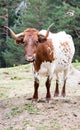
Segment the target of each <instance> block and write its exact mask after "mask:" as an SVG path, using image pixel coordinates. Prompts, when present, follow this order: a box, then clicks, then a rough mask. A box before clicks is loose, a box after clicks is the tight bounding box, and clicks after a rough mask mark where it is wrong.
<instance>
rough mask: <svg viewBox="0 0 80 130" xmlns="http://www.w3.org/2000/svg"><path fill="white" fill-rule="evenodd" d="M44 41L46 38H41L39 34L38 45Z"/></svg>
mask: <svg viewBox="0 0 80 130" xmlns="http://www.w3.org/2000/svg"><path fill="white" fill-rule="evenodd" d="M45 41H46V37H45V36H43V35H41V34H39V35H38V42H39V43H43V42H45Z"/></svg>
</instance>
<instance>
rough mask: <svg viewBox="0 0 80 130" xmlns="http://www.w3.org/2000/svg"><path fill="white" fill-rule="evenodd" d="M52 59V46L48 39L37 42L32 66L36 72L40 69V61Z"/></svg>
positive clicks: (50, 60)
mask: <svg viewBox="0 0 80 130" xmlns="http://www.w3.org/2000/svg"><path fill="white" fill-rule="evenodd" d="M53 60H54V48H53V45H52V42H51V41H50V40H46V41H45V42H43V43H39V45H38V47H37V50H36V60H35V62H34V68H35V71H36V72H37V71H38V70H39V69H40V65H41V64H42V62H44V61H46V62H52V61H53Z"/></svg>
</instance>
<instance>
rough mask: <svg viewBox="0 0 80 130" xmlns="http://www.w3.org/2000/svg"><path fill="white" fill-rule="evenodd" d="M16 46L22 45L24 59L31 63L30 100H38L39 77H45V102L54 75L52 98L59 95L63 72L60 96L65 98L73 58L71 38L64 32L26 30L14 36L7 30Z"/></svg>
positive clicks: (73, 49)
mask: <svg viewBox="0 0 80 130" xmlns="http://www.w3.org/2000/svg"><path fill="white" fill-rule="evenodd" d="M8 29H9V30H10V32H11V34H12V37H13V38H14V39H15V40H16V43H17V44H23V45H24V50H25V59H26V60H27V61H28V62H32V63H33V72H34V94H33V98H32V100H34V101H37V100H38V87H39V76H40V75H44V76H47V81H46V84H45V85H46V89H47V93H46V101H49V100H50V98H51V94H50V86H51V80H52V78H53V75H54V74H56V77H57V78H56V88H55V93H54V96H58V95H59V76H58V74H59V72H63V75H64V76H63V77H64V79H63V80H64V84H63V88H62V92H61V95H62V96H65V95H66V92H65V86H66V79H67V75H68V69H69V67H70V65H71V62H72V58H73V56H74V52H75V48H74V43H73V40H72V37H71V36H70V35H69V34H66V33H65V32H59V33H56V34H53V33H51V32H49V30H48V31H46V30H41V31H38V30H36V29H35V28H28V29H26V30H25V31H24V32H22V33H20V34H15V33H14V32H13V31H12V30H11V29H10V28H8Z"/></svg>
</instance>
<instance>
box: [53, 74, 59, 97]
mask: <svg viewBox="0 0 80 130" xmlns="http://www.w3.org/2000/svg"><path fill="white" fill-rule="evenodd" d="M56 78H57V79H56V88H55V92H54V97H57V96H59V77H58V74H56Z"/></svg>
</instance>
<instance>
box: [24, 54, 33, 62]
mask: <svg viewBox="0 0 80 130" xmlns="http://www.w3.org/2000/svg"><path fill="white" fill-rule="evenodd" d="M25 59H26V60H27V61H28V62H33V61H34V60H35V58H34V56H27V55H26V56H25Z"/></svg>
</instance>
